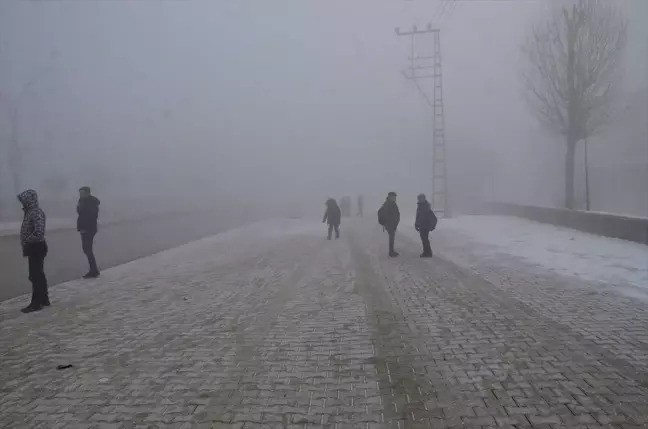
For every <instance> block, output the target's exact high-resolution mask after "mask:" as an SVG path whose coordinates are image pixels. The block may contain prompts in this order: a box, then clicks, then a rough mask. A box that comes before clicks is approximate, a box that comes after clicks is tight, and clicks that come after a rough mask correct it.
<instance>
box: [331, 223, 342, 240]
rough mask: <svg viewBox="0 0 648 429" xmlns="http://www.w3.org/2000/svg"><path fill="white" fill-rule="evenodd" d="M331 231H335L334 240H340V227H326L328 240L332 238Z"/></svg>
mask: <svg viewBox="0 0 648 429" xmlns="http://www.w3.org/2000/svg"><path fill="white" fill-rule="evenodd" d="M333 230H335V238H340V225H331V224H329V226H328V239H329V240H330V239H331V237H332V236H333Z"/></svg>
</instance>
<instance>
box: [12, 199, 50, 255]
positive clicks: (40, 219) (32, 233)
mask: <svg viewBox="0 0 648 429" xmlns="http://www.w3.org/2000/svg"><path fill="white" fill-rule="evenodd" d="M18 201H20V202H21V204H22V205H23V211H24V212H25V216H24V217H23V221H22V226H21V227H20V244H22V246H23V249H24V248H25V246H27V245H29V244H33V243H43V242H45V213H44V212H43V210H41V208H40V207H39V206H38V194H37V193H36V191H34V190H33V189H28V190H26V191H25V192H23V193H21V194H20V195H18Z"/></svg>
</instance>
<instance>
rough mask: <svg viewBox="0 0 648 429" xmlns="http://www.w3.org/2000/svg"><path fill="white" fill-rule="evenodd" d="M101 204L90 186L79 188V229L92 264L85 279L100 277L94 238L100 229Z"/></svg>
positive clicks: (84, 249) (83, 247)
mask: <svg viewBox="0 0 648 429" xmlns="http://www.w3.org/2000/svg"><path fill="white" fill-rule="evenodd" d="M99 204H100V201H99V199H98V198H96V197H94V196H93V195H92V192H91V190H90V188H89V187H88V186H83V187H82V188H80V189H79V202H78V204H77V214H78V215H79V216H78V218H77V231H79V233H81V248H82V249H83V253H84V254H85V255H86V257H87V258H88V265H89V266H90V269H89V271H88V274H86V275H85V276H83V278H84V279H94V278H97V277H99V268H98V267H97V260H96V259H95V255H94V250H93V246H94V238H95V235H97V231H98V225H97V220H98V218H99Z"/></svg>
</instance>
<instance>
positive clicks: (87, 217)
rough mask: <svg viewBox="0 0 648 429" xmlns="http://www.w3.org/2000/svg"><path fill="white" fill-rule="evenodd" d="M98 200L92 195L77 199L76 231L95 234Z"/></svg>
mask: <svg viewBox="0 0 648 429" xmlns="http://www.w3.org/2000/svg"><path fill="white" fill-rule="evenodd" d="M100 203H101V202H100V201H99V199H98V198H96V197H93V196H92V195H90V196H87V197H85V198H79V203H78V204H77V214H78V215H79V217H78V218H77V231H83V232H89V233H95V232H97V219H98V218H99V204H100Z"/></svg>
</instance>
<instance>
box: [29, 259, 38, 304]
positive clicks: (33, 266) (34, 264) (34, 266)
mask: <svg viewBox="0 0 648 429" xmlns="http://www.w3.org/2000/svg"><path fill="white" fill-rule="evenodd" d="M37 259H38V258H37V256H36V255H32V254H30V255H29V256H28V257H27V264H28V266H29V281H30V282H31V285H32V296H31V302H30V303H29V306H30V307H34V306H36V304H37V303H38V280H37V279H38V275H37V273H36V272H37V271H38V261H37Z"/></svg>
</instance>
